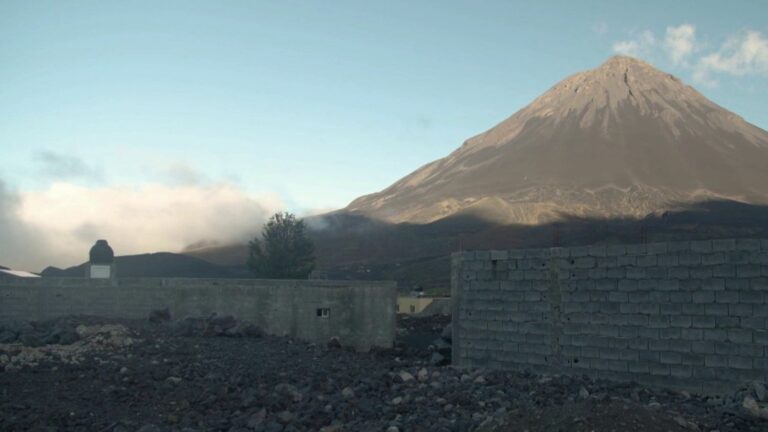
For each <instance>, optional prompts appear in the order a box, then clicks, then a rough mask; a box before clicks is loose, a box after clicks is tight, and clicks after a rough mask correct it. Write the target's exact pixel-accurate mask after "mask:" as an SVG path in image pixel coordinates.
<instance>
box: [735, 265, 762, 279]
mask: <svg viewBox="0 0 768 432" xmlns="http://www.w3.org/2000/svg"><path fill="white" fill-rule="evenodd" d="M761 274H762V272H761V269H760V266H759V265H755V264H743V265H738V266H736V277H739V278H758V277H760V276H761Z"/></svg>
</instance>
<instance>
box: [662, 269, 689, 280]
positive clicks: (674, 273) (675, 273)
mask: <svg viewBox="0 0 768 432" xmlns="http://www.w3.org/2000/svg"><path fill="white" fill-rule="evenodd" d="M667 274H668V275H669V278H670V279H688V278H689V277H690V271H689V270H688V267H670V268H669V270H668V272H667Z"/></svg>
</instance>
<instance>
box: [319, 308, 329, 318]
mask: <svg viewBox="0 0 768 432" xmlns="http://www.w3.org/2000/svg"><path fill="white" fill-rule="evenodd" d="M317 316H318V317H319V318H328V317H329V316H331V309H330V308H318V309H317Z"/></svg>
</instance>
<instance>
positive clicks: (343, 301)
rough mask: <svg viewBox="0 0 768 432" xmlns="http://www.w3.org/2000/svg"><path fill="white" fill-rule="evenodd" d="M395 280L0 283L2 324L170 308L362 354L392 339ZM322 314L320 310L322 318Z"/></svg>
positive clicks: (128, 315) (180, 314)
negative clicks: (241, 322) (231, 319)
mask: <svg viewBox="0 0 768 432" xmlns="http://www.w3.org/2000/svg"><path fill="white" fill-rule="evenodd" d="M396 295H397V286H396V283H395V282H373V281H328V280H268V279H184V278H178V279H175V278H167V279H162V278H123V279H116V280H105V279H79V278H38V279H17V280H11V281H7V282H0V320H19V321H35V320H45V319H51V318H56V317H60V316H66V315H95V316H101V317H107V318H125V319H146V318H147V316H148V315H149V312H150V311H152V310H153V309H161V308H168V309H169V310H170V312H171V316H172V317H173V318H174V319H181V318H184V317H187V316H190V317H207V316H209V315H211V314H213V313H217V314H219V315H232V316H234V317H235V318H238V319H241V320H245V321H248V322H251V323H253V324H256V325H258V326H259V327H260V328H261V329H262V330H264V331H265V332H267V333H269V334H274V335H281V336H282V335H289V336H293V337H296V338H299V339H302V340H306V341H309V342H315V343H321V344H324V343H326V342H328V340H329V339H330V338H331V337H338V338H339V340H340V341H341V343H342V344H343V345H348V346H352V347H355V348H356V349H358V350H361V351H366V350H368V349H370V348H371V347H385V348H389V347H391V346H392V345H393V343H394V339H395V301H396ZM323 311H325V312H323Z"/></svg>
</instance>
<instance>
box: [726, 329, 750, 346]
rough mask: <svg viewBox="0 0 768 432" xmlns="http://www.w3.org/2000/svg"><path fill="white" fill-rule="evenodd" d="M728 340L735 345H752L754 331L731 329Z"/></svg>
mask: <svg viewBox="0 0 768 432" xmlns="http://www.w3.org/2000/svg"><path fill="white" fill-rule="evenodd" d="M728 340H729V341H730V342H734V343H743V344H748V343H752V330H748V329H730V330H728Z"/></svg>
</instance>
